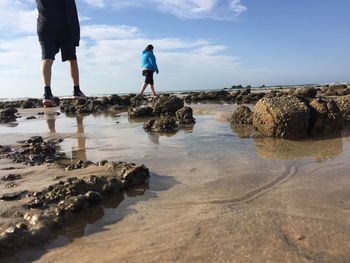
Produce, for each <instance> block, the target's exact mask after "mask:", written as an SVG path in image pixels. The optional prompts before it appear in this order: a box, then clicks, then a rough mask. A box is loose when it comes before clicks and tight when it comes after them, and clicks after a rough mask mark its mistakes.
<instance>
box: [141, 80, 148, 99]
mask: <svg viewBox="0 0 350 263" xmlns="http://www.w3.org/2000/svg"><path fill="white" fill-rule="evenodd" d="M147 85H148V84H146V83H143V85H142V88H141V92H140V95H141V96H143V93H144V92H145V89H146V88H147Z"/></svg>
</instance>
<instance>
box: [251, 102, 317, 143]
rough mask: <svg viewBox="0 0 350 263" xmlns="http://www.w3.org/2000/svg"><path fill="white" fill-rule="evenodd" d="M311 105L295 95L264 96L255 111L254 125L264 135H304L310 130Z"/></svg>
mask: <svg viewBox="0 0 350 263" xmlns="http://www.w3.org/2000/svg"><path fill="white" fill-rule="evenodd" d="M310 117H311V114H310V109H309V106H308V105H307V104H306V103H305V102H303V101H301V100H300V99H299V98H297V97H295V96H279V97H272V98H263V99H261V100H259V101H258V103H257V104H256V106H255V109H254V113H253V125H254V127H255V128H256V129H257V130H258V131H259V132H261V133H262V134H264V135H267V136H274V137H284V138H293V137H295V138H296V137H302V136H305V135H306V134H307V132H308V128H309V123H310Z"/></svg>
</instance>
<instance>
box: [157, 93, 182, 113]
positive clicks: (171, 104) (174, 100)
mask: <svg viewBox="0 0 350 263" xmlns="http://www.w3.org/2000/svg"><path fill="white" fill-rule="evenodd" d="M183 106H184V102H183V100H182V99H180V98H178V97H177V96H175V95H162V96H160V97H159V98H157V100H156V101H155V102H154V104H153V109H154V114H156V115H161V114H170V115H175V112H176V111H177V110H179V109H181V108H182V107H183Z"/></svg>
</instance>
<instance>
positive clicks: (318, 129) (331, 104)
mask: <svg viewBox="0 0 350 263" xmlns="http://www.w3.org/2000/svg"><path fill="white" fill-rule="evenodd" d="M310 109H311V119H310V129H311V130H312V132H314V133H332V132H339V131H340V130H341V129H342V127H343V116H342V114H341V113H340V111H339V108H338V105H337V103H336V102H335V101H334V100H325V99H315V100H313V101H311V102H310Z"/></svg>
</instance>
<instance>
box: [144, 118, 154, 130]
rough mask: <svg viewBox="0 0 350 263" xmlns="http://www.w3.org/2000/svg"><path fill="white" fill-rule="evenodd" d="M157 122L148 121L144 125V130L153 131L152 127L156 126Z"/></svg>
mask: <svg viewBox="0 0 350 263" xmlns="http://www.w3.org/2000/svg"><path fill="white" fill-rule="evenodd" d="M155 121H156V120H149V121H147V122H146V123H145V124H144V125H143V128H144V129H145V130H146V131H152V127H153V125H154V123H155Z"/></svg>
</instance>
